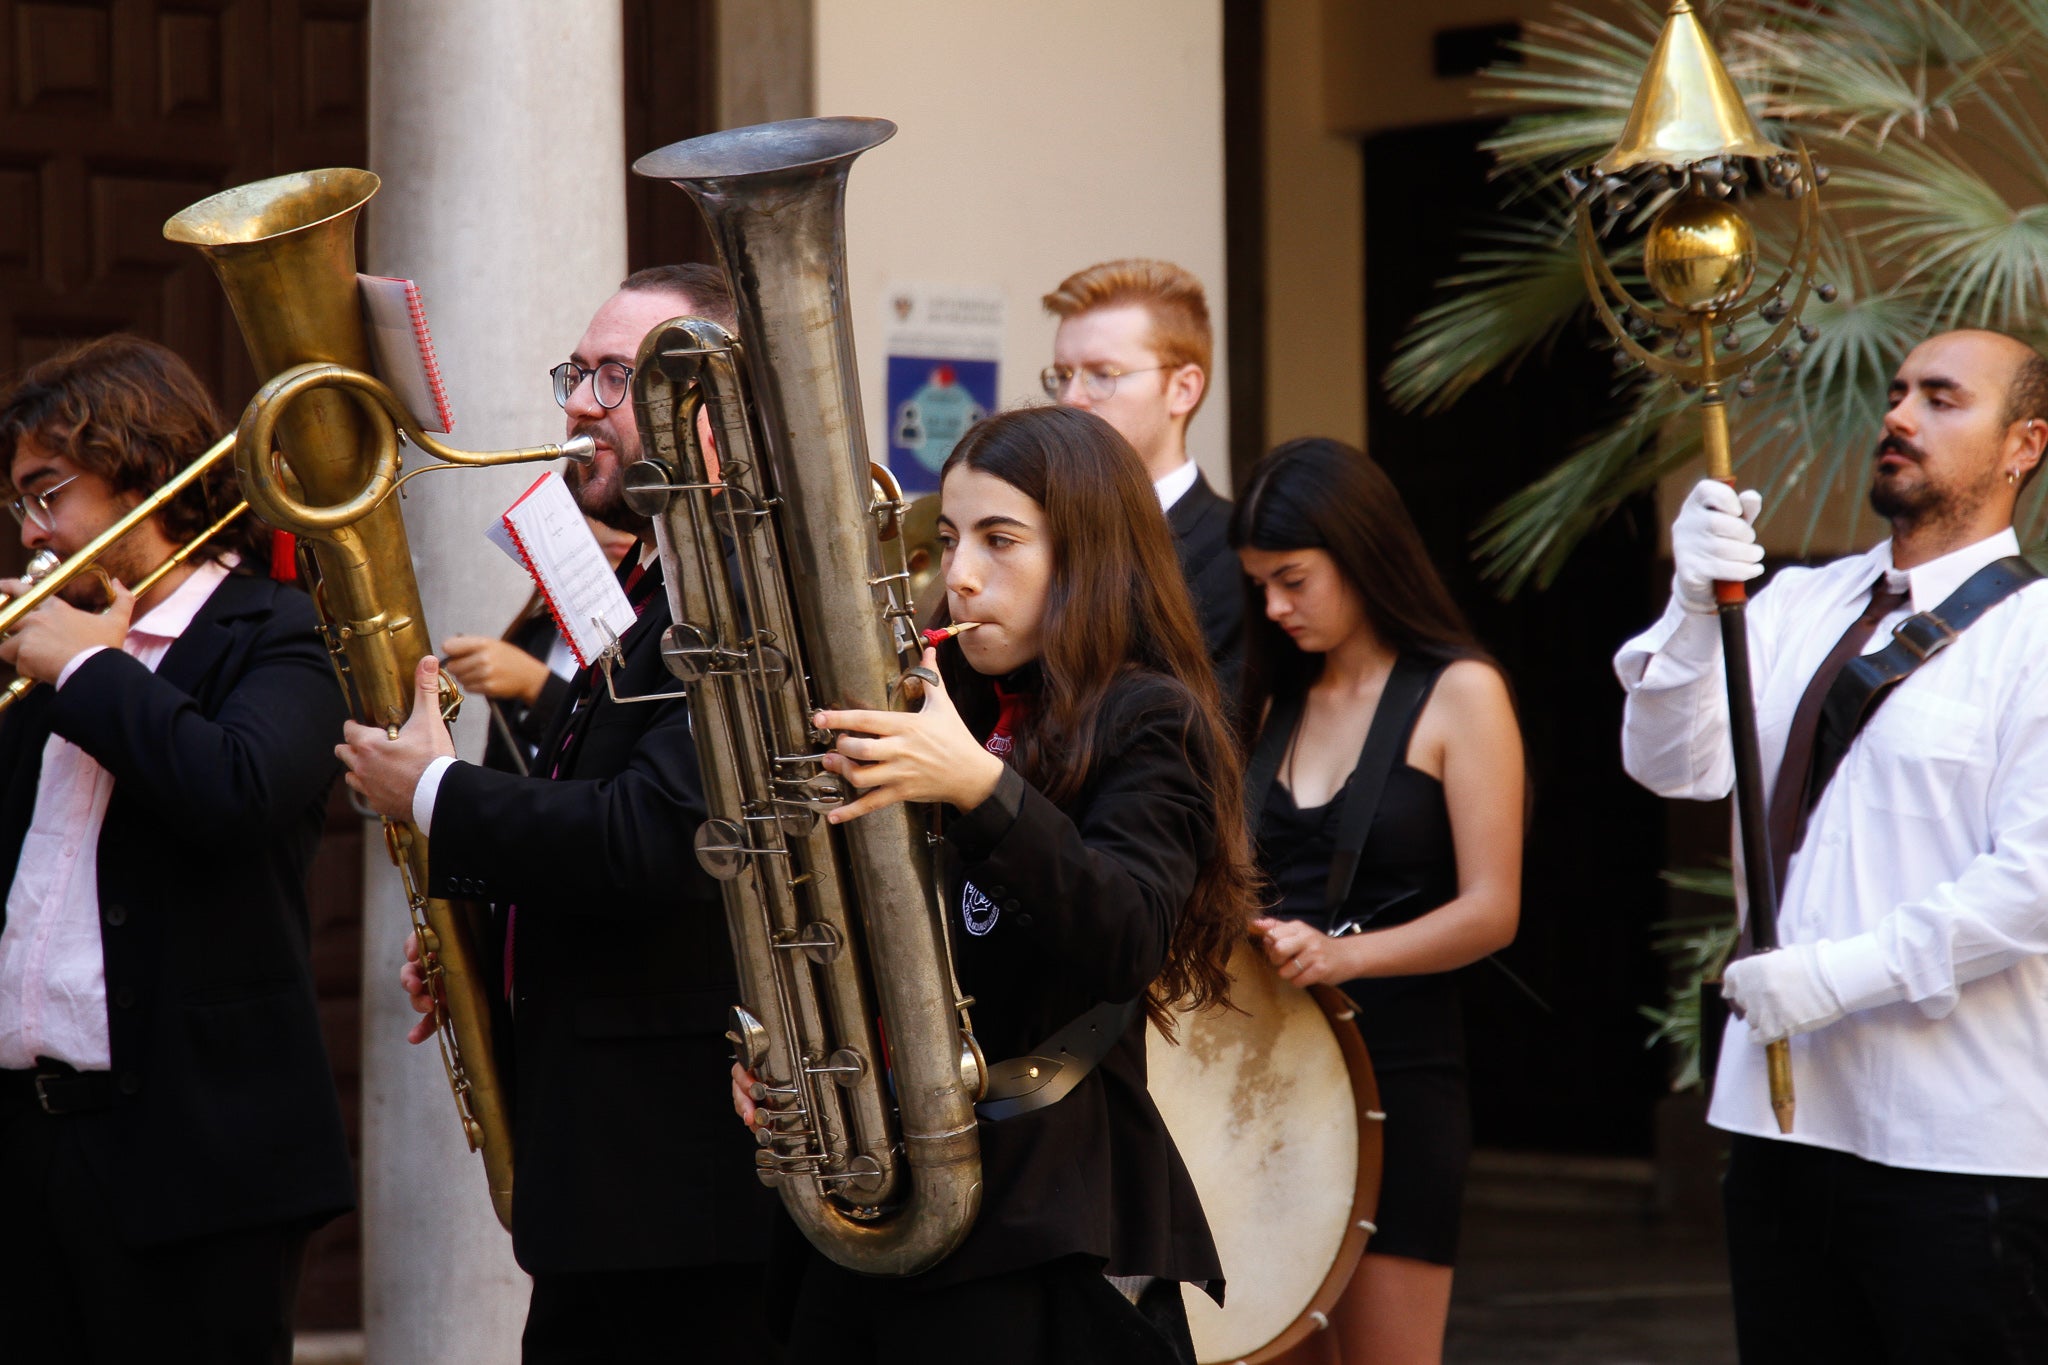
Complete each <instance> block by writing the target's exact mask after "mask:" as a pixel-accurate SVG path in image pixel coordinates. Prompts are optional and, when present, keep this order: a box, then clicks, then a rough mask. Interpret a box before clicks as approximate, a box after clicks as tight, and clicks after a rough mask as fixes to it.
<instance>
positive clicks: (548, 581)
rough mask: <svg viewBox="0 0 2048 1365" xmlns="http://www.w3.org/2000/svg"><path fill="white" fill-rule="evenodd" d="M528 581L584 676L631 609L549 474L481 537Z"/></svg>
mask: <svg viewBox="0 0 2048 1365" xmlns="http://www.w3.org/2000/svg"><path fill="white" fill-rule="evenodd" d="M486 534H487V535H488V536H489V538H490V540H491V543H492V544H494V545H496V546H497V547H498V548H499V549H501V550H503V551H504V552H505V553H506V554H508V555H511V556H512V558H513V559H515V560H517V561H518V562H519V564H520V565H521V566H522V567H523V568H524V569H525V570H526V571H527V573H529V574H531V575H533V584H534V586H535V587H536V588H539V589H540V595H541V597H542V599H543V600H544V601H546V602H547V604H548V611H549V613H550V614H551V615H553V616H554V618H555V629H557V630H559V631H561V632H562V639H563V640H565V641H566V642H567V643H568V645H569V649H570V651H571V652H572V653H573V654H575V656H576V662H577V664H578V665H579V666H580V667H583V668H588V667H590V663H591V661H592V660H593V659H595V658H597V656H598V655H599V654H602V653H603V652H604V649H605V646H607V645H609V644H610V643H611V642H612V641H613V640H615V639H617V638H618V637H619V636H621V635H624V634H625V633H626V630H627V628H628V627H630V626H631V625H632V624H633V620H634V617H633V605H632V603H630V602H628V601H627V600H626V590H625V589H624V588H621V587H620V586H619V580H618V579H617V578H616V577H615V576H614V575H613V573H612V566H611V564H610V563H608V562H607V561H606V559H605V557H604V550H603V549H602V548H600V547H599V545H598V543H597V537H596V536H594V535H592V534H591V533H590V523H588V522H586V521H585V520H584V519H583V510H582V509H581V508H579V507H578V506H577V505H576V499H575V497H574V496H573V495H571V494H570V492H569V486H568V485H567V484H565V483H563V482H562V476H561V475H560V474H558V473H556V472H555V471H554V470H552V469H550V470H549V471H548V472H547V473H545V474H543V475H541V476H540V477H539V478H538V479H535V480H534V481H533V486H532V487H531V488H528V489H527V490H526V491H525V492H524V493H522V494H520V495H519V500H518V501H517V502H515V503H513V504H512V505H511V506H510V507H508V508H506V509H505V514H504V515H503V516H502V517H500V518H499V519H498V520H497V521H496V522H495V523H494V524H493V525H492V526H491V529H490V530H489V531H488V532H487V533H486Z"/></svg>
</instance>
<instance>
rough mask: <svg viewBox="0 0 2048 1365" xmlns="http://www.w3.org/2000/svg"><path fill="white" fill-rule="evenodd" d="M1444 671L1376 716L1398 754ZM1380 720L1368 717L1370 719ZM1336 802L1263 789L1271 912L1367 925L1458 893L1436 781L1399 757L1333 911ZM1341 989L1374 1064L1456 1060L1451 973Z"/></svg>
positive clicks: (1339, 803)
mask: <svg viewBox="0 0 2048 1365" xmlns="http://www.w3.org/2000/svg"><path fill="white" fill-rule="evenodd" d="M1442 672H1443V669H1442V667H1441V666H1438V668H1437V669H1436V671H1435V673H1434V674H1433V675H1432V676H1431V677H1430V680H1429V686H1428V688H1426V689H1425V690H1424V691H1423V693H1422V696H1421V699H1420V700H1419V701H1418V702H1417V703H1416V705H1415V708H1414V710H1413V711H1412V712H1410V713H1409V714H1408V715H1406V716H1401V717H1393V716H1388V717H1385V718H1384V719H1385V720H1386V721H1387V722H1388V723H1398V725H1399V727H1400V747H1399V749H1398V750H1397V752H1398V753H1400V754H1401V755H1403V757H1404V758H1405V756H1406V754H1407V750H1408V743H1409V740H1410V739H1411V738H1412V737H1413V735H1414V732H1415V722H1416V720H1417V718H1418V717H1419V716H1420V715H1421V714H1422V708H1423V707H1424V706H1426V705H1428V703H1429V696H1430V692H1431V691H1433V690H1434V689H1435V686H1436V679H1437V678H1438V677H1440V676H1442ZM1381 719H1382V718H1381V717H1378V716H1375V717H1374V723H1375V724H1377V723H1379V722H1380V721H1381ZM1344 800H1345V792H1344V791H1342V790H1339V792H1338V793H1337V795H1336V796H1335V797H1333V798H1332V799H1331V800H1330V801H1329V802H1328V803H1326V804H1324V805H1321V806H1311V807H1310V808H1308V809H1307V810H1303V809H1301V808H1300V807H1298V806H1296V805H1295V804H1294V794H1293V793H1292V792H1290V791H1288V790H1287V788H1286V786H1285V785H1283V784H1282V783H1281V782H1279V781H1278V780H1277V779H1276V780H1275V781H1274V783H1273V785H1272V787H1271V788H1270V789H1269V791H1268V792H1267V796H1266V804H1265V808H1264V810H1263V811H1261V812H1260V818H1259V837H1258V847H1257V853H1258V859H1259V866H1260V868H1261V869H1263V870H1264V872H1265V874H1266V876H1267V877H1268V879H1270V881H1271V882H1272V885H1273V892H1274V895H1275V897H1276V899H1277V902H1278V904H1277V905H1276V906H1275V908H1274V909H1273V911H1272V912H1271V913H1272V914H1273V915H1275V916H1276V917H1278V918H1281V919H1295V920H1303V921H1306V922H1308V923H1310V924H1313V925H1315V926H1316V927H1317V928H1318V929H1322V930H1324V931H1325V932H1327V931H1328V930H1329V929H1330V928H1331V927H1332V924H1331V922H1332V920H1333V919H1334V920H1335V921H1337V922H1339V923H1342V922H1344V921H1351V922H1355V923H1358V924H1361V925H1363V926H1364V927H1365V928H1366V929H1367V931H1371V930H1374V929H1384V928H1387V927H1389V926H1391V925H1396V924H1406V923H1407V922H1408V921H1410V920H1413V919H1416V918H1419V917H1420V916H1422V915H1424V914H1427V913H1428V912H1429V911H1431V910H1434V909H1436V908H1437V907H1438V906H1440V905H1443V904H1445V903H1446V902H1448V901H1451V900H1453V899H1455V898H1456V896H1457V894H1458V860H1457V852H1456V849H1455V847H1454V845H1453V843H1452V840H1451V817H1450V811H1449V809H1448V807H1446V806H1445V804H1444V789H1443V784H1442V783H1441V782H1439V781H1438V780H1437V779H1436V778H1434V777H1431V776H1430V775H1429V774H1427V773H1425V772H1422V771H1420V770H1419V769H1416V768H1411V767H1409V766H1408V764H1407V763H1406V762H1405V761H1404V762H1397V763H1395V764H1394V766H1393V767H1392V769H1390V770H1389V771H1388V773H1387V785H1386V788H1385V790H1384V791H1383V792H1382V793H1381V794H1380V802H1379V807H1378V809H1376V810H1375V811H1374V812H1373V819H1372V826H1371V828H1370V829H1368V830H1367V831H1366V836H1365V848H1364V850H1363V851H1362V852H1361V853H1360V855H1359V860H1358V876H1357V877H1356V879H1354V880H1353V882H1352V884H1351V894H1350V895H1349V896H1348V897H1346V898H1345V901H1344V903H1343V905H1342V906H1340V907H1338V910H1337V913H1336V914H1335V915H1334V916H1332V915H1331V914H1330V913H1329V912H1328V908H1327V907H1326V906H1325V904H1324V896H1325V891H1326V887H1327V883H1328V881H1329V876H1330V854H1331V849H1332V846H1333V845H1334V844H1335V842H1336V839H1337V828H1338V825H1339V823H1340V822H1341V821H1342V819H1343V808H1344ZM1344 991H1345V993H1346V994H1348V995H1349V996H1350V997H1351V998H1352V999H1353V1000H1354V1001H1356V1002H1357V1004H1358V1027H1359V1031H1360V1032H1361V1033H1363V1034H1364V1035H1365V1045H1366V1047H1367V1049H1368V1050H1369V1051H1370V1052H1371V1053H1372V1060H1373V1065H1374V1066H1375V1067H1377V1068H1379V1069H1381V1070H1386V1069H1388V1068H1390V1067H1400V1066H1419V1065H1428V1064H1441V1063H1461V1062H1462V1061H1463V1058H1464V1051H1465V1049H1464V1031H1463V1024H1462V1021H1461V1017H1460V1011H1459V1005H1458V993H1457V988H1456V986H1455V985H1454V984H1453V981H1452V977H1451V975H1450V974H1449V973H1437V974H1433V975H1429V976H1393V977H1369V978H1363V979H1360V980H1357V981H1347V982H1345V983H1344Z"/></svg>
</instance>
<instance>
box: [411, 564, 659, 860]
mask: <svg viewBox="0 0 2048 1365" xmlns="http://www.w3.org/2000/svg"><path fill="white" fill-rule="evenodd" d="M658 557H659V551H658V550H657V549H656V548H655V547H654V546H652V545H647V544H642V545H641V546H640V559H639V564H640V568H641V570H642V571H643V572H644V571H645V570H646V569H647V568H648V566H650V565H652V564H653V563H654V561H655V560H656V559H657V558H658ZM555 648H556V649H558V650H564V651H565V652H566V649H567V646H566V645H565V644H564V642H563V641H562V639H561V638H560V637H559V636H557V637H556V639H555ZM575 661H576V656H575V655H573V654H571V655H569V662H570V665H571V667H570V669H569V671H568V672H567V673H563V674H562V676H564V677H567V678H574V677H575V676H576V672H577V670H576V668H575V667H574V664H575ZM548 667H549V669H550V670H551V671H553V672H556V673H561V672H562V670H561V669H559V668H557V667H556V666H555V663H554V655H553V654H552V653H551V654H549V656H548ZM563 701H564V704H565V705H568V706H574V705H575V704H576V699H575V698H574V697H567V698H564V699H563ZM458 761H459V760H457V759H454V758H451V757H449V756H447V755H445V754H444V755H442V756H441V757H440V758H436V759H434V760H433V761H431V762H430V763H428V764H427V766H426V768H425V770H423V771H422V772H421V773H420V780H419V781H418V782H417V783H415V784H414V785H413V789H412V823H413V827H414V828H415V829H417V830H419V832H420V833H421V834H422V835H424V836H426V837H427V838H429V839H431V838H433V837H434V802H435V801H437V800H439V799H440V796H441V779H442V778H444V777H446V776H447V775H448V769H449V768H451V767H453V766H454V765H455V764H456V763H457V762H458ZM534 775H535V776H537V777H546V776H547V774H546V773H543V772H539V771H538V770H536V772H535V774H534Z"/></svg>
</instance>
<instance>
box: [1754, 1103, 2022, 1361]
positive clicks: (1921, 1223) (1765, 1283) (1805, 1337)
mask: <svg viewBox="0 0 2048 1365" xmlns="http://www.w3.org/2000/svg"><path fill="white" fill-rule="evenodd" d="M1722 1194H1723V1199H1724V1202H1725V1204H1726V1207H1727V1212H1728V1264H1729V1272H1730V1278H1731V1279H1732V1281H1733V1284H1734V1291H1735V1335H1736V1343H1737V1346H1738V1347H1739V1348H1740V1351H1741V1356H1742V1360H1743V1365H1778V1363H1779V1362H1787V1363H1788V1365H1789V1363H1790V1362H1797V1365H1827V1362H1833V1361H1840V1362H1843V1363H1844V1365H1849V1363H1850V1362H1853V1363H1854V1365H1869V1363H1870V1362H1875V1361H1897V1362H1902V1363H1903V1362H1907V1361H1911V1362H1913V1365H1940V1363H1941V1362H1954V1363H1955V1365H2003V1363H2004V1362H2011V1365H2038V1362H2043V1361H2048V1180H2043V1179H2024V1178H2019V1177H2007V1176H1977V1175H1953V1174H1949V1173H1946V1172H1941V1171H1915V1170H1906V1169H1904V1168H1901V1167H1896V1166H1880V1165H1878V1164H1877V1163H1876V1162H1872V1161H1865V1160H1863V1159H1862V1158H1860V1157H1854V1156H1850V1155H1848V1154H1847V1153H1843V1152H1835V1151H1829V1150H1827V1149H1825V1148H1819V1147H1808V1146H1804V1145H1801V1144H1799V1143H1793V1142H1778V1141H1773V1140H1771V1139H1769V1138H1754V1137H1739V1136H1738V1137H1736V1138H1734V1139H1733V1140H1732V1143H1731V1146H1730V1151H1729V1159H1728V1174H1727V1177H1726V1179H1725V1180H1724V1181H1723V1183H1722Z"/></svg>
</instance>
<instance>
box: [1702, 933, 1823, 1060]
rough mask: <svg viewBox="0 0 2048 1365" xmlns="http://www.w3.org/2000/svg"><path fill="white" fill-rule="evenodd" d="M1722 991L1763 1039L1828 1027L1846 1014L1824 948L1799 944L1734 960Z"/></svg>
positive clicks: (1770, 1040) (1736, 1012)
mask: <svg viewBox="0 0 2048 1365" xmlns="http://www.w3.org/2000/svg"><path fill="white" fill-rule="evenodd" d="M1721 995H1722V997H1723V998H1725V999H1726V1000H1727V1001H1728V1008H1729V1010H1730V1011H1732V1012H1733V1013H1734V1015H1735V1017H1736V1018H1738V1019H1743V1020H1747V1021H1748V1023H1749V1032H1750V1035H1751V1036H1752V1037H1753V1038H1755V1040H1756V1041H1757V1042H1759V1043H1775V1042H1777V1041H1778V1040H1779V1039H1780V1038H1790V1037H1791V1036H1792V1035H1793V1034H1795V1033H1811V1032H1813V1030H1815V1029H1817V1028H1825V1027H1826V1026H1827V1025H1829V1024H1832V1023H1834V1022H1835V1020H1837V1019H1840V1018H1841V1017H1842V1015H1843V1014H1845V1013H1846V1011H1845V1010H1843V1008H1842V1001H1841V997H1839V996H1837V995H1836V994H1835V988H1834V987H1833V986H1831V985H1830V984H1828V979H1827V973H1825V972H1823V971H1822V970H1821V966H1820V948H1819V945H1818V944H1813V943H1794V944H1790V945H1788V946H1786V947H1783V948H1779V949H1777V950H1776V951H1774V952H1768V953H1756V954H1753V955H1751V956H1749V957H1745V958H1743V959H1742V960H1741V961H1740V962H1733V963H1730V964H1729V966H1728V970H1727V972H1725V973H1724V974H1723V975H1722V978H1721Z"/></svg>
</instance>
